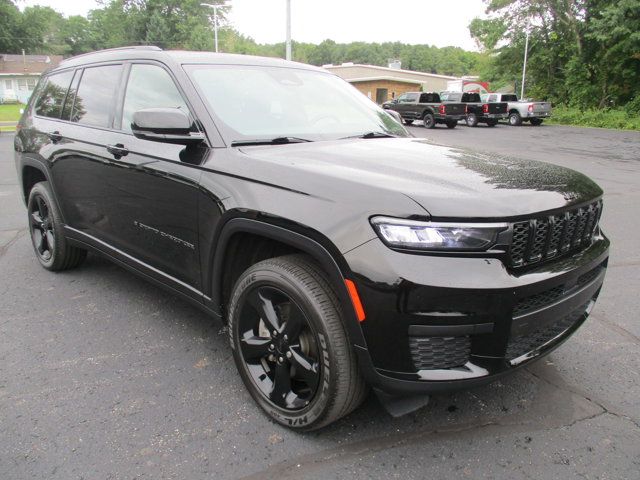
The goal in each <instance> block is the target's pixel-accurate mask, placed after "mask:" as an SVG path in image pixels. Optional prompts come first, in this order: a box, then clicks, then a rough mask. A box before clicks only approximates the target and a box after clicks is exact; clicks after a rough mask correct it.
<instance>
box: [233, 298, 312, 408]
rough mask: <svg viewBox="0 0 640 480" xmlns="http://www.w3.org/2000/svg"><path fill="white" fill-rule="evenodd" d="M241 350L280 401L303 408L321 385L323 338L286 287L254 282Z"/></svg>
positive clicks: (266, 390)
mask: <svg viewBox="0 0 640 480" xmlns="http://www.w3.org/2000/svg"><path fill="white" fill-rule="evenodd" d="M238 327H239V334H240V338H239V340H240V353H241V354H242V358H243V361H244V363H245V367H246V369H247V371H248V372H249V375H250V376H251V379H252V380H253V381H254V382H255V385H256V386H257V387H258V389H259V390H260V392H262V394H263V395H264V396H265V398H267V399H268V400H269V401H270V402H271V403H273V404H274V405H275V406H277V407H280V408H283V409H286V410H293V411H295V410H300V409H302V408H304V407H305V406H307V405H308V404H309V402H310V401H311V400H312V399H313V397H314V396H315V394H316V392H317V390H318V384H319V380H320V374H321V372H320V371H321V369H322V364H321V363H320V361H319V356H318V355H319V349H318V339H317V335H316V333H315V332H314V331H313V329H312V327H311V325H310V323H309V321H308V320H307V318H306V316H305V314H304V312H303V311H302V309H301V308H300V307H299V306H298V305H297V304H296V303H295V301H294V300H293V299H291V298H290V297H289V296H288V295H287V294H286V293H285V292H283V291H281V290H279V289H277V288H274V287H271V286H268V285H262V286H257V287H255V288H253V289H252V290H251V291H250V292H249V293H248V294H247V297H246V302H245V304H244V307H243V308H242V311H241V313H240V318H239V324H238Z"/></svg>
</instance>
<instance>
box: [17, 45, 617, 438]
mask: <svg viewBox="0 0 640 480" xmlns="http://www.w3.org/2000/svg"><path fill="white" fill-rule="evenodd" d="M15 150H16V156H15V158H16V166H17V169H18V172H19V175H20V178H21V184H22V187H23V189H24V199H25V202H26V204H27V208H28V222H29V225H30V232H31V239H32V242H33V247H34V250H35V254H36V257H37V259H38V260H39V262H40V263H41V264H42V266H43V267H44V268H46V269H48V270H52V271H58V270H63V269H69V268H73V267H76V266H78V265H79V264H81V263H82V261H83V260H84V258H85V256H86V253H87V251H91V252H95V253H99V254H101V255H105V256H107V257H108V258H110V259H111V260H113V261H114V262H116V263H118V264H119V265H122V266H123V267H125V268H128V269H130V270H131V271H133V272H135V273H137V274H139V275H141V276H142V277H144V278H145V279H147V280H150V281H152V282H154V283H157V284H158V285H161V286H163V287H165V288H167V289H169V290H170V291H171V292H173V293H174V294H176V295H179V296H182V297H184V298H185V299H187V300H189V301H191V302H193V303H194V304H196V305H198V306H199V307H201V308H202V309H204V310H205V311H206V312H208V313H210V314H211V315H212V316H214V317H217V318H219V319H221V320H222V321H223V322H225V323H226V324H227V325H228V331H229V340H230V344H231V348H232V351H233V355H234V358H235V361H236V364H237V367H238V370H239V372H240V375H241V376H242V379H243V380H244V382H245V384H246V386H247V388H248V389H249V391H250V392H251V394H252V396H253V397H254V398H255V400H256V402H257V403H258V404H259V405H260V406H261V407H262V408H263V409H264V410H265V411H266V412H267V414H268V415H269V416H271V417H272V418H273V419H274V420H276V421H277V422H280V423H282V424H284V425H287V426H290V427H293V428H298V429H303V430H304V429H313V428H318V427H321V426H323V425H327V424H329V423H330V422H333V421H335V420H336V419H338V418H340V417H342V416H344V415H346V414H347V413H349V412H350V411H351V410H353V409H354V408H356V407H357V406H358V404H359V403H360V402H361V401H362V399H363V398H364V396H365V395H366V392H367V386H371V387H373V388H374V390H375V391H376V392H377V393H378V394H380V396H381V398H382V399H383V401H384V402H385V403H386V404H387V405H388V406H389V408H390V409H393V408H395V409H396V410H395V411H396V412H397V411H398V405H400V404H402V405H404V406H405V407H404V408H405V410H406V405H407V399H410V400H417V399H418V398H424V397H425V396H426V395H428V394H430V393H433V392H442V391H446V390H452V389H456V388H466V387H471V386H475V385H479V384H482V383H484V382H489V381H491V380H494V379H496V378H498V377H499V376H500V375H502V374H505V373H507V372H510V371H513V370H514V369H515V368H517V367H519V366H522V365H526V364H527V362H529V361H531V360H534V359H536V358H540V357H541V356H542V355H544V354H546V353H548V352H549V351H551V350H552V349H554V348H555V347H557V346H558V345H559V344H561V343H562V342H563V341H564V340H566V339H567V338H568V337H569V336H570V335H571V334H572V333H573V332H575V331H576V329H577V328H578V327H579V326H580V325H581V324H582V323H583V322H584V321H585V319H586V318H587V315H588V313H589V312H590V311H591V308H592V307H593V305H594V301H595V299H596V297H597V296H598V293H599V291H600V288H601V285H602V282H603V277H604V275H605V269H606V266H607V258H608V248H609V242H608V240H607V239H606V238H605V237H604V235H603V234H602V232H601V231H600V229H599V227H598V220H599V217H600V213H601V211H602V200H601V198H602V191H601V190H600V188H599V187H598V186H597V185H596V184H595V183H593V182H592V181H591V180H589V179H588V178H586V177H585V176H583V175H581V174H579V173H576V172H574V171H571V170H567V169H565V168H561V167H557V166H553V165H550V164H547V163H538V162H526V161H521V160H516V159H511V158H502V157H494V156H488V155H482V154H478V153H474V152H470V151H465V150H458V149H452V148H446V147H442V146H435V145H431V144H429V143H428V142H426V141H424V140H420V139H416V138H411V137H410V136H409V135H408V134H407V132H406V131H405V130H404V128H403V127H402V126H401V125H400V124H399V123H398V122H397V121H395V120H394V119H393V118H391V116H390V115H388V114H387V113H386V112H384V111H383V110H382V109H380V108H379V107H377V106H376V105H375V104H374V103H372V102H371V101H370V100H368V99H367V98H365V97H364V96H362V95H361V94H360V93H358V92H357V91H356V90H355V89H354V88H352V87H351V86H350V85H348V84H347V83H346V82H344V81H342V80H341V79H339V78H338V77H336V76H334V75H332V74H330V73H327V72H326V71H323V70H321V69H319V68H314V67H310V66H307V65H301V64H297V63H291V62H285V61H282V60H277V59H266V58H255V57H248V56H237V55H218V54H211V53H198V52H169V51H162V50H160V49H158V48H155V47H144V48H124V49H115V50H110V51H103V52H96V53H92V54H88V55H82V56H78V57H75V58H72V59H69V60H66V61H64V62H62V63H61V64H60V65H59V67H57V68H55V69H54V70H52V71H49V72H48V73H46V74H45V75H44V76H43V78H42V80H41V81H40V82H39V84H38V87H37V89H36V91H35V92H34V94H33V96H32V98H31V101H30V103H29V105H28V106H27V107H26V111H25V113H24V115H23V117H22V119H21V120H20V123H19V126H18V131H17V134H16V137H15ZM398 399H402V402H400V401H398ZM409 403H410V402H409Z"/></svg>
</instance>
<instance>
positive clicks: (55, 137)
mask: <svg viewBox="0 0 640 480" xmlns="http://www.w3.org/2000/svg"><path fill="white" fill-rule="evenodd" d="M47 136H48V137H49V138H50V139H51V141H52V142H53V143H58V142H59V141H60V140H62V134H61V133H60V132H59V131H57V130H56V131H55V132H50V133H47Z"/></svg>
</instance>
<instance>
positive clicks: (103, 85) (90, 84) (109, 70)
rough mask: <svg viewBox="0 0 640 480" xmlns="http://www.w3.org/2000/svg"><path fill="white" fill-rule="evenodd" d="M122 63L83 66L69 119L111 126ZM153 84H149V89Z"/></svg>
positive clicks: (86, 123) (95, 125)
mask: <svg viewBox="0 0 640 480" xmlns="http://www.w3.org/2000/svg"><path fill="white" fill-rule="evenodd" d="M121 71H122V65H105V66H100V67H88V68H85V69H84V71H83V73H82V78H81V79H80V86H79V87H78V93H77V94H76V98H75V102H74V104H73V112H72V114H71V121H73V122H78V123H80V124H84V125H91V126H94V127H111V126H112V124H113V114H114V108H115V105H116V103H117V101H116V94H117V91H118V83H119V82H120V73H121ZM153 87H154V86H153V85H149V89H152V88H153Z"/></svg>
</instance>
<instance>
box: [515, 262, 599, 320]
mask: <svg viewBox="0 0 640 480" xmlns="http://www.w3.org/2000/svg"><path fill="white" fill-rule="evenodd" d="M603 269H604V267H603V266H602V265H598V266H597V267H596V268H593V269H591V270H589V271H588V272H586V273H583V274H582V275H580V276H579V277H578V280H577V281H576V287H581V286H583V285H586V284H587V283H590V282H592V281H593V280H595V279H596V277H597V276H598V275H599V274H600V272H602V270H603ZM571 290H573V289H572V288H569V290H567V286H566V285H564V284H563V285H559V286H557V287H553V288H550V289H549V290H545V291H544V292H540V293H536V294H535V295H531V296H529V297H525V298H521V299H520V300H518V302H517V303H516V305H515V307H513V316H514V317H517V316H519V315H523V314H525V313H529V312H531V311H534V310H538V309H539V308H542V307H546V306H548V305H551V304H552V303H554V302H555V301H556V300H558V299H560V298H562V297H563V296H564V295H565V294H568V293H571Z"/></svg>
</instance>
